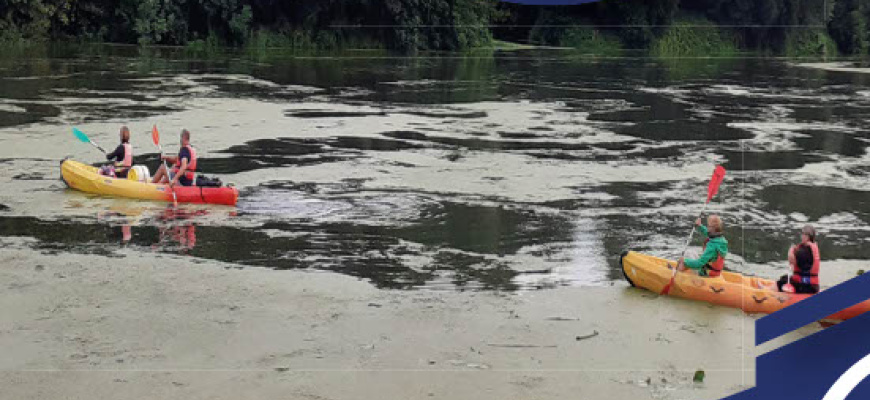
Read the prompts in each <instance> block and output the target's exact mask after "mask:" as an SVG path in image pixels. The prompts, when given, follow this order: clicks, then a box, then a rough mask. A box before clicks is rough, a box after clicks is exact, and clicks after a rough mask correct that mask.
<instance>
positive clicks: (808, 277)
mask: <svg viewBox="0 0 870 400" xmlns="http://www.w3.org/2000/svg"><path fill="white" fill-rule="evenodd" d="M804 244H806V245H807V246H809V248H810V250H812V252H813V268H812V269H810V272H809V273H807V272H804V271H803V270H801V268H800V267H799V266H798V264H797V261H795V263H794V265H792V266H791V267H792V275H791V280H792V284H795V283H799V284H810V285H813V286H819V266H820V264H821V256H820V255H819V245H818V244H816V243H815V242H809V243H804ZM792 251H794V250H792Z"/></svg>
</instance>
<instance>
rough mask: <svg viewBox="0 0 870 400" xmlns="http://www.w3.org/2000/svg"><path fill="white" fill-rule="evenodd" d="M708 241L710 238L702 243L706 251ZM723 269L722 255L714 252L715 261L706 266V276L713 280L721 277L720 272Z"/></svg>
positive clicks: (723, 260)
mask: <svg viewBox="0 0 870 400" xmlns="http://www.w3.org/2000/svg"><path fill="white" fill-rule="evenodd" d="M709 241H710V238H707V240H705V241H704V249H707V242H709ZM723 269H725V259H724V258H722V255H721V254H719V252H716V259H715V260H713V261H711V262H710V263H708V264H707V276H709V277H711V278H715V277H717V276H719V275H722V270H723Z"/></svg>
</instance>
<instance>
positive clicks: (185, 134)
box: [181, 129, 190, 142]
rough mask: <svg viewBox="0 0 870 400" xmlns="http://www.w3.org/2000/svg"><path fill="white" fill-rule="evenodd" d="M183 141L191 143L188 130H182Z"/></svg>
mask: <svg viewBox="0 0 870 400" xmlns="http://www.w3.org/2000/svg"><path fill="white" fill-rule="evenodd" d="M181 140H186V141H187V142H190V131H189V130H187V129H182V130H181Z"/></svg>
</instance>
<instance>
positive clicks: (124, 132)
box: [121, 125, 130, 143]
mask: <svg viewBox="0 0 870 400" xmlns="http://www.w3.org/2000/svg"><path fill="white" fill-rule="evenodd" d="M121 142H122V143H130V128H127V126H126V125H125V126H122V127H121Z"/></svg>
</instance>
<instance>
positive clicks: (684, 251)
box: [681, 202, 710, 257]
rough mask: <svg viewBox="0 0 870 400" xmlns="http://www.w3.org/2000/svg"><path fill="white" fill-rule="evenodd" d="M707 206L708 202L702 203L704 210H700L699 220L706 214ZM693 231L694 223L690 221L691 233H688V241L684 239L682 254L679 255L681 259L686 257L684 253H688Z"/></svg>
mask: <svg viewBox="0 0 870 400" xmlns="http://www.w3.org/2000/svg"><path fill="white" fill-rule="evenodd" d="M708 204H710V203H709V202H706V203H704V208H703V209H701V213H700V214H698V218H701V217H703V216H704V212H706V211H707V205H708ZM695 229H697V227H696V226H695V223H694V221H692V231H691V232H689V238H688V239H686V245H685V246H683V253H682V254H681V256H683V257H685V256H686V251H688V250H689V244H691V243H692V236H694V235H695Z"/></svg>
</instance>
